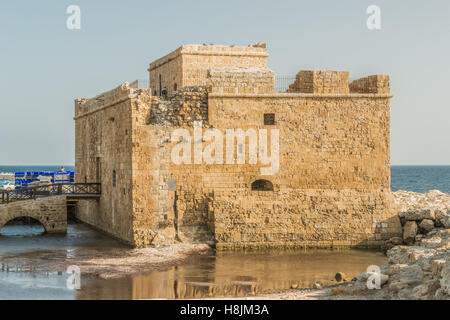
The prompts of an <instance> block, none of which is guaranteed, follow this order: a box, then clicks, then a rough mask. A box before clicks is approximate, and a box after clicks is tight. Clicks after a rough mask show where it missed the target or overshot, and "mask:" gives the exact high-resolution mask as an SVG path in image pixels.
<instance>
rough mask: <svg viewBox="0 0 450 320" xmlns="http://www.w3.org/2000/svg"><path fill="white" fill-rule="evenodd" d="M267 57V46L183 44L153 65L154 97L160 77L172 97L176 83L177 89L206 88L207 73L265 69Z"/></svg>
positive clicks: (151, 66)
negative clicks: (229, 68)
mask: <svg viewBox="0 0 450 320" xmlns="http://www.w3.org/2000/svg"><path fill="white" fill-rule="evenodd" d="M268 56H269V55H268V53H267V49H266V47H265V45H264V44H256V45H250V46H248V47H243V46H224V45H184V46H182V47H180V48H178V49H177V50H175V51H173V52H171V53H170V54H168V55H166V56H164V57H162V58H160V59H158V60H156V61H154V62H152V63H151V64H150V67H149V69H148V71H149V72H150V87H151V88H152V93H153V95H158V96H159V75H161V78H162V87H166V88H167V89H168V91H169V96H171V95H173V93H174V91H175V90H174V87H175V84H177V87H178V89H180V88H182V87H188V86H205V85H206V78H207V75H208V71H209V70H211V69H213V68H221V67H236V68H265V67H266V66H267V57H268ZM155 91H156V94H155Z"/></svg>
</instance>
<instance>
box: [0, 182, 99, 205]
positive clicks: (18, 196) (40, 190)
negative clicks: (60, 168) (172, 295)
mask: <svg viewBox="0 0 450 320" xmlns="http://www.w3.org/2000/svg"><path fill="white" fill-rule="evenodd" d="M101 192H102V189H101V183H53V184H48V185H41V186H36V187H29V188H25V189H17V190H3V191H0V194H1V196H0V204H3V203H10V202H16V201H24V200H36V199H37V198H45V197H51V196H57V195H65V194H66V195H101Z"/></svg>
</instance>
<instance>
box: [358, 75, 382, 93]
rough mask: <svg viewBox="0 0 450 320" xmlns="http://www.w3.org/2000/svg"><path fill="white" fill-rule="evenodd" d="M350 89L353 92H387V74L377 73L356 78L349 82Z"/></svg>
mask: <svg viewBox="0 0 450 320" xmlns="http://www.w3.org/2000/svg"><path fill="white" fill-rule="evenodd" d="M350 91H351V92H355V93H380V94H382V93H389V92H390V81H389V76H388V75H381V74H379V75H373V76H368V77H365V78H361V79H357V80H355V81H353V82H352V83H351V84H350Z"/></svg>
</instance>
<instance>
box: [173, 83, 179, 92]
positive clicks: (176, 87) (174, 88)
mask: <svg viewBox="0 0 450 320" xmlns="http://www.w3.org/2000/svg"><path fill="white" fill-rule="evenodd" d="M177 90H178V85H177V84H176V83H175V84H174V85H173V91H177Z"/></svg>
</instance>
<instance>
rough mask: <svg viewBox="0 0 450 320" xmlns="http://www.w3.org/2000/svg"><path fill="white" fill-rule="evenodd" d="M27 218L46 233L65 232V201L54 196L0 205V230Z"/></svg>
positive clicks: (61, 197) (62, 197)
mask: <svg viewBox="0 0 450 320" xmlns="http://www.w3.org/2000/svg"><path fill="white" fill-rule="evenodd" d="M22 217H29V218H32V219H34V220H37V221H39V222H40V223H41V224H42V226H43V227H44V229H45V232H47V233H66V232H67V199H66V197H65V196H55V197H49V198H42V199H36V200H26V201H18V202H12V203H8V204H2V205H0V230H2V229H3V227H4V226H5V225H6V224H7V223H8V222H10V221H12V220H14V219H18V218H22Z"/></svg>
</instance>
